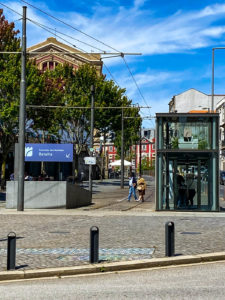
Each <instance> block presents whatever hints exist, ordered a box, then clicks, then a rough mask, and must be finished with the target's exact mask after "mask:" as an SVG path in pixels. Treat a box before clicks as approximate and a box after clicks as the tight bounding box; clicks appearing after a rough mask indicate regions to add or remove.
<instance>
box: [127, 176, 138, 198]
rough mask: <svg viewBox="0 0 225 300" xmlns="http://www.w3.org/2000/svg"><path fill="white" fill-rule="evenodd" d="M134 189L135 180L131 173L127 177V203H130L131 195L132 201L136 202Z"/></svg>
mask: <svg viewBox="0 0 225 300" xmlns="http://www.w3.org/2000/svg"><path fill="white" fill-rule="evenodd" d="M136 187H137V180H136V178H135V176H134V173H131V175H130V177H129V195H128V202H130V199H131V196H132V194H133V196H134V199H135V200H136V201H137V196H136Z"/></svg>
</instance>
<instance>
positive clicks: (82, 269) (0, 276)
mask: <svg viewBox="0 0 225 300" xmlns="http://www.w3.org/2000/svg"><path fill="white" fill-rule="evenodd" d="M222 260H225V252H217V253H208V254H198V255H186V256H174V257H164V258H152V259H147V260H135V261H126V262H111V263H99V264H92V265H88V266H76V267H62V268H48V269H38V270H23V271H2V272H0V281H13V280H25V279H35V278H47V277H48V278H49V277H58V278H60V277H62V276H71V275H85V274H97V273H103V272H104V273H106V272H115V271H126V270H137V269H144V268H157V267H158V268H160V267H167V266H177V265H187V264H195V263H204V262H213V261H222Z"/></svg>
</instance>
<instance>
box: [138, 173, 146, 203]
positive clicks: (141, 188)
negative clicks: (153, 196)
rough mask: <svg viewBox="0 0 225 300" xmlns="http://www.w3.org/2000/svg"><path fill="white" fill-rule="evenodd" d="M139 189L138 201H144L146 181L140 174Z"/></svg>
mask: <svg viewBox="0 0 225 300" xmlns="http://www.w3.org/2000/svg"><path fill="white" fill-rule="evenodd" d="M137 190H138V193H139V197H138V201H141V202H144V195H145V190H146V183H145V180H144V178H143V177H141V176H138V181H137Z"/></svg>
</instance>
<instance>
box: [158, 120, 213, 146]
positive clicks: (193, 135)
mask: <svg viewBox="0 0 225 300" xmlns="http://www.w3.org/2000/svg"><path fill="white" fill-rule="evenodd" d="M212 124H213V126H212ZM215 128H217V122H216V119H213V118H209V117H199V118H197V117H195V118H194V117H174V118H172V117H167V118H163V123H162V129H161V128H159V135H160V134H161V136H162V139H163V143H162V147H163V149H181V150H208V149H218V143H217V142H215V140H216V139H217V131H216V129H215ZM160 129H161V130H160ZM212 133H213V135H214V139H212ZM159 138H160V136H159ZM159 149H162V148H160V143H159Z"/></svg>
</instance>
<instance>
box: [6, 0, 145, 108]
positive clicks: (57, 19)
mask: <svg viewBox="0 0 225 300" xmlns="http://www.w3.org/2000/svg"><path fill="white" fill-rule="evenodd" d="M20 1H21V2H24V3H26V4H28V5H29V6H31V7H33V8H35V9H36V10H39V11H40V12H42V13H43V14H45V15H47V16H49V17H51V18H53V19H54V20H56V21H58V22H60V23H62V24H64V25H66V26H68V27H70V28H72V29H74V30H76V31H78V32H80V33H82V34H84V35H85V36H87V37H89V38H91V39H93V40H95V41H96V42H98V43H101V44H103V45H105V46H106V47H108V48H110V49H112V50H114V51H116V52H118V54H121V57H122V58H123V60H124V63H125V65H126V66H127V68H128V70H129V73H130V75H131V77H132V79H133V81H134V82H135V85H136V87H137V89H138V91H139V93H140V95H141V96H142V98H143V100H144V102H145V104H146V105H147V102H146V101H145V99H144V97H143V95H142V93H141V91H140V88H139V86H138V84H137V82H136V80H135V78H134V76H133V74H132V72H131V70H130V68H129V66H128V64H127V62H126V60H125V58H124V53H123V52H121V51H119V50H117V49H115V48H114V47H111V46H109V45H107V44H106V43H104V42H102V41H100V40H98V39H96V38H94V37H93V36H91V35H89V34H87V33H85V32H83V31H81V30H79V29H77V28H76V27H74V26H72V25H70V24H68V23H66V22H64V21H62V20H60V19H59V18H56V17H54V16H52V15H51V14H49V13H47V12H45V11H43V10H42V9H40V8H38V7H36V6H34V5H32V4H30V3H29V2H27V1H24V0H20ZM2 5H3V6H5V7H7V8H8V9H10V10H12V11H14V12H15V13H17V14H18V15H20V16H22V15H21V14H19V13H18V12H16V11H15V10H13V9H11V8H10V7H8V6H7V5H4V4H2ZM43 29H44V28H43ZM45 30H46V29H45ZM53 35H55V34H54V33H53ZM59 38H60V37H59ZM61 39H63V38H61ZM63 40H65V39H63ZM67 42H68V41H67ZM70 44H71V43H70ZM73 47H74V45H73Z"/></svg>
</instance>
